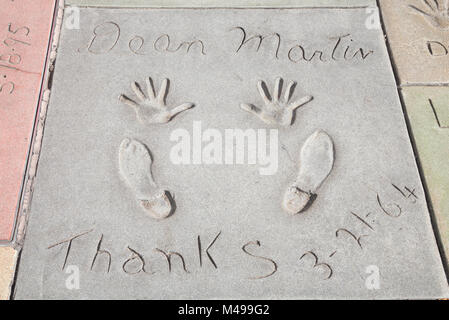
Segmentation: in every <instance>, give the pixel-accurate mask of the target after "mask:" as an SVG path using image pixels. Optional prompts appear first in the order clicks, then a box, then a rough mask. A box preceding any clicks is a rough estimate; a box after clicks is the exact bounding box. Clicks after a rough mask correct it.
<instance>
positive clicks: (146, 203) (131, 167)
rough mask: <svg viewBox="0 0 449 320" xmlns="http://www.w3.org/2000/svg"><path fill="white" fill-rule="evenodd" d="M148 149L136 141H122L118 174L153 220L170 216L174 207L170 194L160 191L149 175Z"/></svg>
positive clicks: (150, 161) (149, 158) (149, 156)
mask: <svg viewBox="0 0 449 320" xmlns="http://www.w3.org/2000/svg"><path fill="white" fill-rule="evenodd" d="M151 164H152V159H151V155H150V151H149V150H148V148H147V147H146V146H145V145H144V144H142V143H140V142H139V141H136V140H131V139H124V140H123V141H122V143H121V144H120V149H119V168H120V174H121V175H122V177H123V178H124V179H125V181H126V183H127V184H128V186H129V187H131V189H132V190H133V192H134V194H135V196H136V199H137V201H138V202H139V204H140V205H141V206H142V208H143V209H144V210H145V211H146V212H147V213H148V214H149V215H150V216H151V217H153V218H155V219H164V218H167V217H168V216H170V215H171V214H172V213H173V212H174V210H175V205H174V202H173V199H172V197H171V195H170V192H168V191H166V190H163V189H160V188H159V187H158V186H157V184H156V183H155V181H154V179H153V175H152V173H151Z"/></svg>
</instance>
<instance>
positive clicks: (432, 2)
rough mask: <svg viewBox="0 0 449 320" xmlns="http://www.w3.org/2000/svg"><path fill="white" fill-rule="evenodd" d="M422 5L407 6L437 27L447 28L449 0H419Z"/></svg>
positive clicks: (448, 27)
mask: <svg viewBox="0 0 449 320" xmlns="http://www.w3.org/2000/svg"><path fill="white" fill-rule="evenodd" d="M421 2H422V5H420V6H415V5H412V4H411V5H409V7H410V8H411V9H412V10H413V11H414V12H415V13H418V14H420V15H421V16H423V17H425V18H426V21H427V22H429V23H430V24H431V25H433V26H434V27H437V28H442V29H449V0H421Z"/></svg>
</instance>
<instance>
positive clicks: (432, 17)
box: [380, 0, 449, 85]
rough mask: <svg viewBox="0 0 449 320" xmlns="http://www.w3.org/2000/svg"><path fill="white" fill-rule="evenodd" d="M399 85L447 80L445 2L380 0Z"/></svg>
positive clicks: (448, 32) (448, 19) (447, 10)
mask: <svg viewBox="0 0 449 320" xmlns="http://www.w3.org/2000/svg"><path fill="white" fill-rule="evenodd" d="M380 9H381V11H382V16H383V18H384V23H385V30H386V33H387V37H388V41H389V43H390V46H391V51H392V54H393V60H394V63H395V65H396V67H397V72H398V75H399V80H400V84H401V85H407V84H428V83H429V84H435V83H449V3H448V2H447V1H446V0H434V1H425V0H380Z"/></svg>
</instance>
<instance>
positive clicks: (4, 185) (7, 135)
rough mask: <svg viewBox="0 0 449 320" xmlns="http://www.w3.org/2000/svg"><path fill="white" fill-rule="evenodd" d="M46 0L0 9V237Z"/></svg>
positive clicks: (43, 41)
mask: <svg viewBox="0 0 449 320" xmlns="http://www.w3.org/2000/svg"><path fill="white" fill-rule="evenodd" d="M52 2H53V1H48V0H37V1H28V2H25V1H16V2H12V1H7V2H5V3H4V5H3V7H2V10H0V39H1V41H0V42H1V45H0V50H1V57H0V60H1V61H0V101H1V107H0V132H1V133H2V134H0V163H1V166H0V194H1V201H0V242H9V241H11V240H12V237H13V233H14V226H15V222H16V213H17V210H18V208H17V206H18V203H19V200H20V195H21V189H22V183H23V179H24V173H25V169H26V163H27V159H28V151H29V148H30V142H31V137H32V132H33V127H34V121H35V117H36V112H37V108H38V102H39V95H40V90H41V83H42V75H43V72H44V65H45V61H46V55H47V48H48V41H49V39H50V31H51V25H52V21H53V12H54V3H52Z"/></svg>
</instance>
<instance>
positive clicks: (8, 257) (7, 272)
mask: <svg viewBox="0 0 449 320" xmlns="http://www.w3.org/2000/svg"><path fill="white" fill-rule="evenodd" d="M16 260H17V251H16V250H14V249H13V248H11V247H0V300H8V299H9V296H10V292H11V285H12V283H13V280H14V272H15V266H16Z"/></svg>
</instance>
